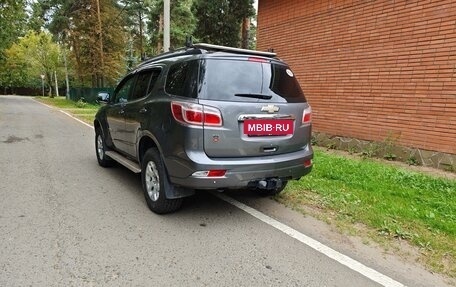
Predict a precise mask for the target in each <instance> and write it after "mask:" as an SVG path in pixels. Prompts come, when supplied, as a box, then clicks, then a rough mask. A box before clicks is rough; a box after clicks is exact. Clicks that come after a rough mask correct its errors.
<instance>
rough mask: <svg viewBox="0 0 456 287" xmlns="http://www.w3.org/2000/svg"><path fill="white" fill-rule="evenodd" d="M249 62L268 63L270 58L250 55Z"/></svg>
mask: <svg viewBox="0 0 456 287" xmlns="http://www.w3.org/2000/svg"><path fill="white" fill-rule="evenodd" d="M249 62H257V63H267V62H268V60H266V59H263V58H257V57H249Z"/></svg>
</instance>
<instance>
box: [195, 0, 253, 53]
mask: <svg viewBox="0 0 456 287" xmlns="http://www.w3.org/2000/svg"><path fill="white" fill-rule="evenodd" d="M192 11H193V13H194V15H195V17H196V18H197V19H198V24H197V26H196V30H195V37H196V38H197V39H198V40H200V41H202V42H207V43H211V44H217V45H227V46H233V47H239V46H240V41H241V34H240V33H241V23H242V20H243V19H244V18H248V17H252V16H253V15H254V14H255V11H254V8H253V0H195V2H194V4H193V8H192Z"/></svg>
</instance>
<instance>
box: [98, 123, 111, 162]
mask: <svg viewBox="0 0 456 287" xmlns="http://www.w3.org/2000/svg"><path fill="white" fill-rule="evenodd" d="M105 152H106V142H105V139H104V137H103V132H102V131H101V129H100V128H97V129H95V153H96V155H97V160H98V164H99V165H100V166H102V167H110V166H113V165H114V160H113V159H111V158H110V157H109V156H107V155H106V153H105Z"/></svg>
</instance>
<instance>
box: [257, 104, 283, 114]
mask: <svg viewBox="0 0 456 287" xmlns="http://www.w3.org/2000/svg"><path fill="white" fill-rule="evenodd" d="M279 109H280V108H279V107H278V106H274V105H267V106H264V107H262V108H261V111H262V112H268V113H269V114H273V113H276V112H278V111H279Z"/></svg>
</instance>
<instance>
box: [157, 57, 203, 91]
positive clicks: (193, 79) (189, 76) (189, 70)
mask: <svg viewBox="0 0 456 287" xmlns="http://www.w3.org/2000/svg"><path fill="white" fill-rule="evenodd" d="M197 79H198V62H197V61H196V60H195V61H187V62H181V63H176V64H174V65H172V66H171V68H169V71H168V77H167V78H166V85H165V90H166V92H167V93H169V94H172V95H175V96H181V97H188V98H196V87H197Z"/></svg>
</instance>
